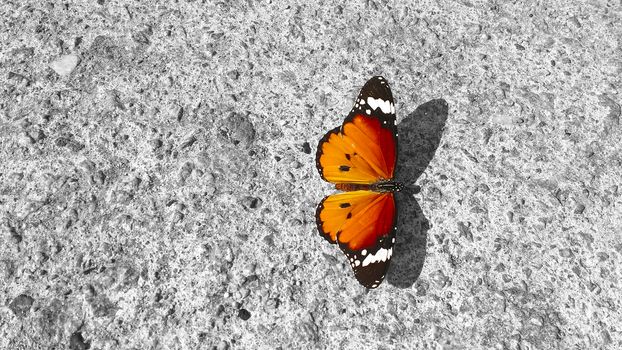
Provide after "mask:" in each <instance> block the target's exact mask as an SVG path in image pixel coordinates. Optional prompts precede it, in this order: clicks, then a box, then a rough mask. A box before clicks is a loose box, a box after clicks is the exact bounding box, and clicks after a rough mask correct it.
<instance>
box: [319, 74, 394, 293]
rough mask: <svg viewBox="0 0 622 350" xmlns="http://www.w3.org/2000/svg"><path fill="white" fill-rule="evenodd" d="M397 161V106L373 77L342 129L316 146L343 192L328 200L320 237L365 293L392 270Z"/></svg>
mask: <svg viewBox="0 0 622 350" xmlns="http://www.w3.org/2000/svg"><path fill="white" fill-rule="evenodd" d="M396 160H397V126H396V125H395V104H394V103H393V96H392V94H391V89H390V88H389V84H388V83H387V81H386V79H384V78H383V77H380V76H377V77H373V78H371V79H370V80H369V81H367V83H365V85H364V86H363V88H362V89H361V92H360V93H359V96H358V98H357V99H356V101H355V103H354V107H353V108H352V110H351V111H350V114H349V115H348V117H347V118H346V119H345V121H344V122H343V125H341V126H339V127H337V128H335V129H333V130H331V131H329V132H328V133H326V135H324V137H322V139H321V140H320V142H319V144H318V147H317V155H316V159H315V161H316V165H317V169H318V171H319V172H320V175H321V176H322V178H323V179H324V180H326V181H328V182H332V183H334V184H335V188H336V189H338V190H341V191H344V192H343V193H337V194H332V195H330V196H327V197H325V198H324V199H323V200H322V201H321V202H320V204H319V205H318V207H317V211H316V214H315V219H316V222H317V227H318V230H319V232H320V235H321V236H323V237H324V238H326V239H327V240H328V241H329V242H330V243H337V244H339V247H340V248H341V250H342V251H343V252H344V253H345V254H346V256H347V258H348V260H349V262H350V266H352V269H353V270H354V275H355V276H356V279H357V280H358V281H359V282H360V283H361V284H362V285H363V286H365V287H366V288H376V287H378V286H379V285H380V283H382V281H383V280H384V277H385V275H386V273H387V269H388V268H389V262H390V261H391V255H392V254H393V245H394V244H395V231H396V229H397V227H396V220H397V208H396V204H395V198H394V195H393V194H394V192H398V191H400V190H401V189H402V184H401V183H399V182H395V181H393V177H394V173H395V162H396Z"/></svg>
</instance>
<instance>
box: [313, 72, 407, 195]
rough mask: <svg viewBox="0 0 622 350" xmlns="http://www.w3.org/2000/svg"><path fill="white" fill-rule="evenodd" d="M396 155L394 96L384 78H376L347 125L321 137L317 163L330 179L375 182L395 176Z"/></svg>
mask: <svg viewBox="0 0 622 350" xmlns="http://www.w3.org/2000/svg"><path fill="white" fill-rule="evenodd" d="M396 158H397V127H396V126H395V104H394V101H393V95H392V94H391V89H390V88H389V84H388V83H387V81H386V80H385V79H384V78H382V77H373V78H371V79H370V80H369V81H367V83H366V84H365V85H364V86H363V88H362V89H361V92H360V93H359V95H358V97H357V99H356V101H355V102H354V107H353V108H352V110H351V111H350V114H349V115H348V117H347V118H346V119H345V121H344V123H343V125H342V126H341V127H339V128H335V129H333V130H331V131H329V132H328V133H327V134H326V135H324V137H323V138H322V139H321V140H320V142H319V144H318V148H317V155H316V165H317V168H318V171H319V172H320V174H321V175H322V178H323V179H324V180H326V181H329V182H332V183H361V184H371V183H375V182H378V181H381V180H387V179H392V178H393V175H394V170H395V162H396Z"/></svg>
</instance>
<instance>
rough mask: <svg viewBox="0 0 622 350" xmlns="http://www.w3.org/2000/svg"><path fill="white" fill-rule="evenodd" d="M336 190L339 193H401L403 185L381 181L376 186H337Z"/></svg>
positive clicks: (344, 184)
mask: <svg viewBox="0 0 622 350" xmlns="http://www.w3.org/2000/svg"><path fill="white" fill-rule="evenodd" d="M335 188H336V189H338V190H339V191H344V192H350V191H374V192H399V191H401V190H402V184H401V183H399V182H395V181H380V182H376V183H374V184H350V183H341V184H335Z"/></svg>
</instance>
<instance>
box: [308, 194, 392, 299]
mask: <svg viewBox="0 0 622 350" xmlns="http://www.w3.org/2000/svg"><path fill="white" fill-rule="evenodd" d="M396 217H397V208H396V204H395V198H394V196H393V193H391V192H382V193H381V192H372V191H352V192H344V193H338V194H333V195H330V196H328V197H326V198H324V199H323V200H322V202H321V203H320V205H319V206H318V210H317V213H316V221H317V225H318V230H319V232H320V235H322V236H323V237H324V238H326V239H327V240H328V241H330V242H331V243H338V244H339V247H340V248H341V250H342V251H343V252H344V253H345V254H346V256H347V258H348V262H349V263H350V266H351V267H352V269H353V271H354V275H355V276H356V278H357V280H358V281H359V282H360V283H361V284H362V285H363V286H365V287H367V288H376V287H378V286H379V285H380V283H381V282H382V280H383V279H384V277H385V275H386V272H387V269H388V267H389V261H390V259H391V255H392V253H393V244H394V243H395V224H396Z"/></svg>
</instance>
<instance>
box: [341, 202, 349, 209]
mask: <svg viewBox="0 0 622 350" xmlns="http://www.w3.org/2000/svg"><path fill="white" fill-rule="evenodd" d="M350 205H351V204H350V203H340V204H339V208H348V207H349V206H350Z"/></svg>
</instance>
